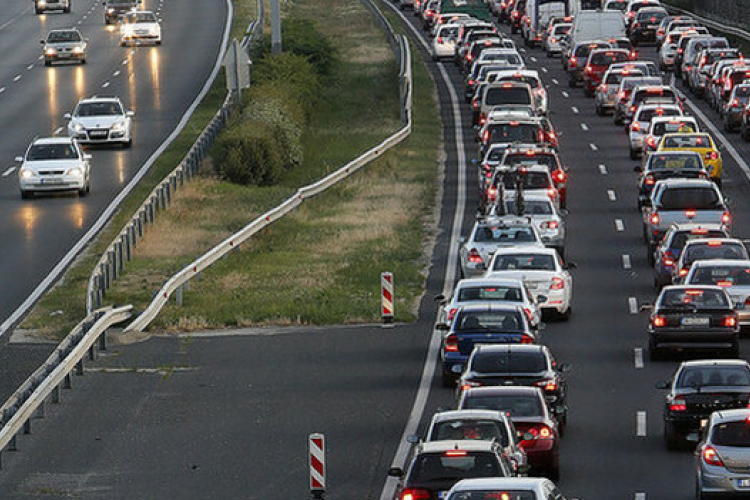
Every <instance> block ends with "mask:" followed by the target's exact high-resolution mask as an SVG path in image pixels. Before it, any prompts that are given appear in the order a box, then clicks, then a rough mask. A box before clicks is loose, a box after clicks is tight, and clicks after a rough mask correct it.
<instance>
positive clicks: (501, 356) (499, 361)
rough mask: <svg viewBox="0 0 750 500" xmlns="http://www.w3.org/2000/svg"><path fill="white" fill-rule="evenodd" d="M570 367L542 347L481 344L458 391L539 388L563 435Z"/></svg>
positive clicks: (566, 416) (467, 366) (464, 374)
mask: <svg viewBox="0 0 750 500" xmlns="http://www.w3.org/2000/svg"><path fill="white" fill-rule="evenodd" d="M569 370H570V365H568V364H567V363H560V364H558V363H557V361H555V358H554V357H553V356H552V353H551V352H550V350H549V348H547V347H546V346H542V345H519V344H516V345H513V344H496V345H486V344H479V345H475V346H474V350H473V351H472V353H471V357H470V358H469V362H468V363H467V365H466V370H465V371H464V372H463V374H461V378H460V379H459V381H458V391H459V393H460V391H465V390H467V389H471V388H472V387H484V386H488V385H489V386H492V385H501V386H509V385H523V386H533V387H540V388H541V389H542V391H543V392H544V397H545V398H546V400H547V403H548V405H549V407H550V409H551V410H552V414H553V415H554V416H555V419H556V420H557V422H558V424H559V427H558V429H559V431H560V434H561V435H562V433H563V430H564V428H565V424H566V423H567V420H568V407H567V406H566V405H565V402H566V393H567V382H566V380H565V376H564V375H563V373H564V372H567V371H569Z"/></svg>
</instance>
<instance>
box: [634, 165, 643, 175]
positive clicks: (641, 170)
mask: <svg viewBox="0 0 750 500" xmlns="http://www.w3.org/2000/svg"><path fill="white" fill-rule="evenodd" d="M633 172H636V173H638V174H640V173H641V172H643V167H642V166H641V165H636V166H634V167H633Z"/></svg>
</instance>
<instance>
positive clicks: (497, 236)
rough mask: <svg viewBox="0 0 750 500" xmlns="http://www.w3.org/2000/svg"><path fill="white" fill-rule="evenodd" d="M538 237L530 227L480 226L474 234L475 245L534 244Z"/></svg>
mask: <svg viewBox="0 0 750 500" xmlns="http://www.w3.org/2000/svg"><path fill="white" fill-rule="evenodd" d="M536 240H537V239H536V235H535V234H534V231H533V229H531V227H529V226H510V227H503V226H478V227H477V229H476V231H475V233H474V242H475V243H510V244H515V243H533V242H535V241H536Z"/></svg>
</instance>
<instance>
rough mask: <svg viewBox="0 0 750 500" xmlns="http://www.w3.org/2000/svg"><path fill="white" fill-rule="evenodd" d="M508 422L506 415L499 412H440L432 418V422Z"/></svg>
mask: <svg viewBox="0 0 750 500" xmlns="http://www.w3.org/2000/svg"><path fill="white" fill-rule="evenodd" d="M458 419H462V420H480V419H493V420H506V416H505V413H503V412H501V411H498V410H478V409H477V410H448V411H439V412H437V413H435V414H434V415H433V416H432V422H433V423H438V422H446V421H450V420H458Z"/></svg>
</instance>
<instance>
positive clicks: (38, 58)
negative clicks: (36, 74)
mask: <svg viewBox="0 0 750 500" xmlns="http://www.w3.org/2000/svg"><path fill="white" fill-rule="evenodd" d="M42 59H44V56H43V55H41V56H39V57H37V58H36V60H37V61H41V60H42Z"/></svg>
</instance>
